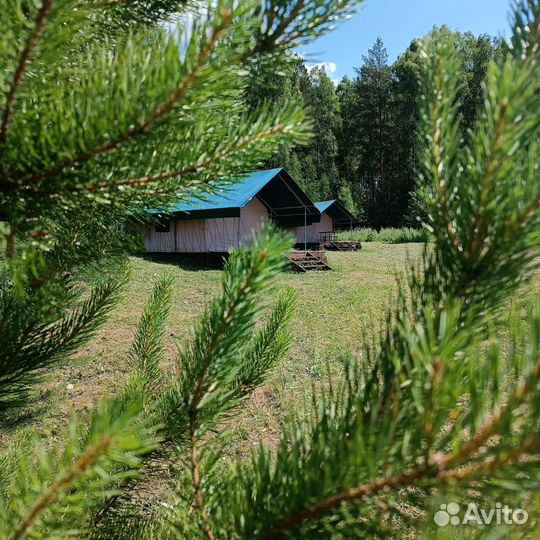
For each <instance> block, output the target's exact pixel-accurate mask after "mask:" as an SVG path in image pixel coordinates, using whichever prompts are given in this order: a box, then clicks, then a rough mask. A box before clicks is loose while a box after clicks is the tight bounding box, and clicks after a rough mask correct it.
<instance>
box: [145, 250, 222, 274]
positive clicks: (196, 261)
mask: <svg viewBox="0 0 540 540" xmlns="http://www.w3.org/2000/svg"><path fill="white" fill-rule="evenodd" d="M135 257H137V258H139V259H141V260H143V261H148V262H153V263H157V264H167V265H169V266H171V265H172V266H176V267H178V268H181V269H182V270H185V271H186V272H200V271H203V270H223V265H224V263H225V258H224V257H223V256H222V255H218V254H216V255H215V256H211V257H207V256H190V257H185V256H183V255H179V254H176V253H172V254H170V255H169V254H156V255H149V254H148V253H145V254H137V255H135Z"/></svg>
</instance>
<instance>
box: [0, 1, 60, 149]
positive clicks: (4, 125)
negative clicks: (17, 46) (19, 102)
mask: <svg viewBox="0 0 540 540" xmlns="http://www.w3.org/2000/svg"><path fill="white" fill-rule="evenodd" d="M52 4H53V0H43V3H42V5H41V8H40V9H39V10H38V12H37V16H36V20H35V23H34V28H33V29H32V31H31V33H30V35H29V36H28V39H27V41H26V45H25V47H24V49H23V50H22V52H21V55H20V58H19V63H18V65H17V69H16V70H15V73H14V75H13V82H12V83H11V88H10V90H9V92H8V95H7V99H6V105H5V107H4V112H3V114H2V120H1V122H0V144H5V143H6V141H7V136H8V130H9V125H10V122H11V118H12V115H13V105H14V104H15V100H16V98H17V91H18V89H19V86H20V84H21V81H22V79H23V77H24V73H25V71H26V68H27V66H28V63H29V62H30V59H31V57H32V54H33V52H34V50H35V48H36V47H37V46H38V44H39V40H40V39H41V36H42V34H43V29H44V28H45V24H46V23H47V16H48V14H49V12H50V10H51V7H52Z"/></svg>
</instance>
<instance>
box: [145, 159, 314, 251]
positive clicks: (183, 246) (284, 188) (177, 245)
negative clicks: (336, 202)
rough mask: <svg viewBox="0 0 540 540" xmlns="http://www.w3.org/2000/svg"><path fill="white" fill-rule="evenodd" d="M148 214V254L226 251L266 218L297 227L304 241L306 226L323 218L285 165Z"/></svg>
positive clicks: (299, 238) (222, 184) (210, 188)
mask: <svg viewBox="0 0 540 540" xmlns="http://www.w3.org/2000/svg"><path fill="white" fill-rule="evenodd" d="M147 213H149V214H152V215H153V216H155V217H156V218H157V219H156V221H157V223H156V224H155V225H147V226H146V227H145V245H146V248H147V251H148V252H150V253H167V252H169V253H170V252H172V253H225V252H228V251H229V250H230V249H231V248H232V247H234V246H237V245H239V244H241V243H242V242H244V241H245V240H246V239H247V238H248V237H249V236H251V234H252V232H253V231H254V230H256V229H257V228H258V227H260V225H261V224H262V223H265V222H266V221H268V220H272V221H275V222H276V223H278V224H279V225H281V226H282V227H284V228H290V229H295V230H296V234H297V241H298V242H299V243H301V242H304V240H305V234H302V229H305V228H307V227H309V226H311V225H312V224H314V223H318V222H319V220H320V217H321V214H320V212H319V210H318V209H317V207H316V206H315V204H314V203H313V202H312V201H311V199H310V198H309V197H308V196H307V195H306V194H305V193H304V191H303V190H302V189H301V188H300V187H299V186H298V184H297V183H296V182H295V181H294V180H293V178H292V177H291V176H290V175H289V173H288V172H287V171H286V170H285V169H283V168H278V169H269V170H265V171H258V172H253V173H251V174H249V175H247V176H245V177H244V178H241V179H238V180H231V181H229V182H226V181H220V182H216V183H215V184H212V185H210V186H208V187H207V188H206V190H205V191H204V192H202V191H201V192H197V193H194V194H192V195H191V196H190V197H188V198H186V199H185V200H183V201H179V202H177V203H176V204H174V205H172V206H171V207H169V208H162V209H149V210H147Z"/></svg>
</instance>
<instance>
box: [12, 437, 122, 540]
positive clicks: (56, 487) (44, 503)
mask: <svg viewBox="0 0 540 540" xmlns="http://www.w3.org/2000/svg"><path fill="white" fill-rule="evenodd" d="M111 442H112V437H111V436H110V435H109V436H106V437H104V438H103V439H102V440H101V441H100V442H99V443H98V444H96V445H95V446H93V447H92V448H90V449H88V451H87V452H86V453H85V454H84V455H83V456H81V457H80V458H79V459H78V460H77V462H76V463H75V464H74V465H73V467H71V468H70V469H69V470H68V471H66V473H65V474H64V476H62V478H60V479H59V480H57V481H56V482H54V483H53V484H52V485H51V487H50V488H49V489H48V491H47V492H46V493H44V494H43V495H42V496H41V498H40V499H39V500H38V501H37V503H36V504H35V506H34V507H33V508H31V509H30V511H29V512H28V513H27V514H26V515H25V516H23V518H22V519H21V521H20V523H19V526H18V527H17V529H16V530H15V532H14V533H13V536H12V537H11V538H12V539H13V540H19V539H20V538H22V537H23V535H24V534H25V533H26V532H27V530H28V528H29V527H30V526H31V525H32V524H33V522H34V521H36V519H37V518H38V516H39V515H40V514H42V513H43V512H44V511H45V510H46V509H47V508H48V507H49V506H50V505H51V504H52V503H53V502H54V501H55V500H56V499H58V496H59V492H60V491H64V490H66V489H67V488H68V487H69V486H70V485H71V484H72V483H73V481H74V480H75V478H76V477H78V476H80V475H82V474H84V472H85V471H87V470H88V469H89V468H90V467H92V466H93V465H95V464H96V462H97V461H98V459H99V458H100V457H101V456H102V455H103V453H104V452H105V451H106V450H107V449H108V448H109V446H110V445H111Z"/></svg>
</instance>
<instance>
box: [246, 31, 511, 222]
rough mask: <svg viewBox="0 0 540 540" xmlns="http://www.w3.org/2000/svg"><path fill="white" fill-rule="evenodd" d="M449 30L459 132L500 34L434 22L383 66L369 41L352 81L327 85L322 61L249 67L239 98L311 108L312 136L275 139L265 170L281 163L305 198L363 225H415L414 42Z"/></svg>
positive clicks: (380, 47) (379, 45)
mask: <svg viewBox="0 0 540 540" xmlns="http://www.w3.org/2000/svg"><path fill="white" fill-rule="evenodd" d="M442 35H446V36H445V37H450V39H451V40H452V41H453V42H454V43H455V47H456V49H457V50H458V52H459V57H460V60H461V70H462V81H463V82H464V85H463V89H462V90H461V91H460V93H459V96H458V99H459V101H460V116H461V119H462V123H461V127H462V131H463V137H464V139H465V140H466V139H467V133H468V132H469V130H470V129H471V128H472V127H473V126H474V123H475V120H476V116H477V111H478V110H479V108H480V106H481V103H482V83H483V81H484V78H485V75H486V70H487V66H488V64H489V62H490V60H491V59H493V58H496V57H497V56H498V55H500V50H501V41H500V39H499V38H493V37H491V36H488V35H481V36H475V35H473V34H471V33H459V32H454V31H451V30H450V29H449V28H448V27H445V26H443V27H438V28H437V27H435V28H434V29H433V30H432V31H431V32H430V33H429V34H427V35H426V36H424V37H423V38H422V39H421V40H413V41H412V42H411V44H410V45H409V47H408V48H407V50H406V51H405V52H404V53H403V54H401V55H400V56H399V57H398V58H397V60H396V61H395V62H394V63H393V64H390V63H389V62H388V53H387V51H386V48H385V46H384V43H383V41H382V40H381V39H380V38H378V39H377V40H376V42H375V43H374V45H373V47H372V48H371V49H369V51H368V53H367V55H366V56H362V58H361V60H362V62H361V65H360V66H359V67H357V68H355V71H356V75H355V77H354V78H352V79H351V78H349V77H348V76H345V77H343V79H342V80H341V82H339V84H337V85H335V84H334V82H333V81H332V79H331V78H330V77H329V76H328V74H327V73H326V71H325V69H324V67H322V66H321V67H319V66H316V67H314V68H311V69H309V68H307V67H306V66H305V64H304V62H303V60H302V59H300V58H296V59H294V60H292V61H291V62H289V63H286V64H283V65H280V66H278V67H276V66H275V65H271V64H256V65H254V66H252V68H251V78H250V84H249V86H248V89H247V93H246V100H247V103H248V105H249V106H250V107H251V108H255V107H257V106H260V105H261V102H265V101H269V102H271V103H274V104H275V103H276V102H278V103H281V102H282V103H285V102H286V101H287V100H289V99H295V100H298V99H299V100H301V101H303V102H304V104H305V105H306V106H307V109H308V110H309V111H310V114H311V117H312V122H313V132H314V137H313V139H312V140H311V142H310V144H308V145H307V146H301V147H290V146H289V147H288V146H282V147H281V148H280V150H279V152H277V153H276V155H275V156H274V157H273V158H271V159H270V160H269V161H268V162H267V165H268V166H269V167H281V166H283V167H286V168H287V170H288V171H289V172H290V173H291V174H292V176H293V178H295V179H297V180H298V182H299V183H300V184H301V186H302V187H303V188H304V189H305V190H306V191H307V193H308V194H309V195H310V197H311V198H312V199H313V200H326V199H332V198H336V197H337V198H339V199H341V200H342V201H343V202H344V203H345V204H346V205H347V206H348V207H349V208H350V209H351V210H352V211H353V212H354V213H355V214H356V215H357V216H358V217H360V218H361V220H362V222H363V223H364V224H365V225H366V226H369V227H374V228H381V227H402V226H418V225H419V219H418V217H419V210H418V209H417V207H416V204H415V200H416V199H415V186H416V182H417V180H416V179H417V178H418V174H417V169H418V144H417V131H416V130H417V128H416V126H417V125H418V114H417V105H418V100H419V98H420V95H419V93H420V89H419V81H420V77H421V72H422V67H423V64H424V62H425V59H424V58H422V54H421V50H422V49H421V43H422V42H423V41H425V40H430V39H433V38H437V37H442Z"/></svg>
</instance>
